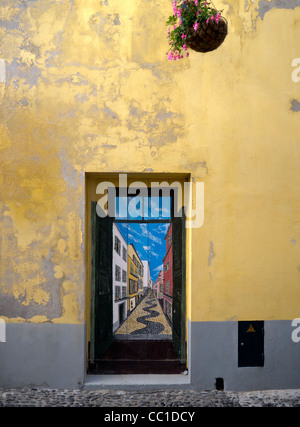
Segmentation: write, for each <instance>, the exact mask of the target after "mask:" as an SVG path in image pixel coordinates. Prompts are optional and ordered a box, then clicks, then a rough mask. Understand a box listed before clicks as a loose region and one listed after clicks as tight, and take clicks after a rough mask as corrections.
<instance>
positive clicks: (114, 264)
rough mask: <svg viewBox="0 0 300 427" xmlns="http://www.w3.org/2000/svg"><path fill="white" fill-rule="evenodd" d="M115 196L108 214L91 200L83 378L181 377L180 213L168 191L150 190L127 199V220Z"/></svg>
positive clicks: (182, 241)
mask: <svg viewBox="0 0 300 427" xmlns="http://www.w3.org/2000/svg"><path fill="white" fill-rule="evenodd" d="M113 197H114V215H113V216H104V217H101V216H99V215H98V213H97V208H98V209H99V206H98V207H97V204H96V202H92V203H91V263H92V266H91V320H90V321H91V326H90V341H89V349H88V373H90V374H174V373H181V372H183V371H184V370H185V369H186V336H185V329H186V328H185V327H186V325H185V224H184V215H183V212H182V214H181V215H178V214H177V215H175V214H174V212H175V210H174V194H173V193H170V195H169V196H167V197H166V196H164V197H163V196H162V195H159V196H158V197H155V198H153V196H152V195H151V194H150V191H149V192H147V194H146V195H145V194H144V195H143V196H140V197H139V198H136V199H135V200H133V198H130V197H128V195H127V197H126V205H127V209H126V215H120V212H121V205H122V199H121V196H120V195H119V193H118V192H117V193H116V194H114V195H113ZM135 197H136V196H135ZM133 206H134V207H135V209H133ZM141 207H142V209H141ZM123 208H124V206H123ZM150 208H151V215H149V210H150Z"/></svg>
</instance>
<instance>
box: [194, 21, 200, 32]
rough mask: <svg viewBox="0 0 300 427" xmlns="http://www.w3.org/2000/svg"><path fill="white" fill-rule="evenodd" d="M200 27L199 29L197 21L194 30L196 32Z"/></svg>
mask: <svg viewBox="0 0 300 427" xmlns="http://www.w3.org/2000/svg"><path fill="white" fill-rule="evenodd" d="M198 27H199V24H198V22H197V21H196V22H195V24H194V25H193V28H194V30H195V31H197V28H198Z"/></svg>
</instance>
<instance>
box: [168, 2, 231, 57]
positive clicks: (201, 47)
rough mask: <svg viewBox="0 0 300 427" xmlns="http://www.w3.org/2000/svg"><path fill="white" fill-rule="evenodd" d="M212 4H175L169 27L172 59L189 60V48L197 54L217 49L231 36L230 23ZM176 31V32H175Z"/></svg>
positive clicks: (169, 54) (170, 55)
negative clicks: (229, 31) (228, 28)
mask: <svg viewBox="0 0 300 427" xmlns="http://www.w3.org/2000/svg"><path fill="white" fill-rule="evenodd" d="M221 12H222V11H218V10H217V9H216V8H215V7H214V6H213V5H212V3H211V2H209V1H208V0H174V1H173V15H171V16H170V17H169V19H168V20H167V22H166V25H167V26H168V39H169V46H170V48H169V51H168V52H167V55H168V59H172V60H177V59H182V58H184V53H185V56H189V53H188V52H187V49H188V48H191V49H193V50H195V51H196V52H210V51H212V50H215V49H217V48H218V47H219V46H220V45H221V44H222V43H223V41H224V40H225V37H226V36H227V21H226V19H225V18H224V17H222V16H221ZM171 27H172V29H171Z"/></svg>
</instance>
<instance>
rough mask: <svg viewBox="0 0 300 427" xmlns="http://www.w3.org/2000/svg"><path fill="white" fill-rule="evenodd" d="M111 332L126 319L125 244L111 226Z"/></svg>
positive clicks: (115, 225)
mask: <svg viewBox="0 0 300 427" xmlns="http://www.w3.org/2000/svg"><path fill="white" fill-rule="evenodd" d="M112 268H113V332H114V331H116V330H117V328H118V327H119V326H120V325H121V324H122V322H123V321H124V320H125V319H126V317H127V242H126V241H125V239H124V237H123V235H122V233H121V232H120V230H119V228H118V226H117V224H115V223H114V224H113V267H112Z"/></svg>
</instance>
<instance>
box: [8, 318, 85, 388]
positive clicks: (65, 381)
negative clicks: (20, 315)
mask: <svg viewBox="0 0 300 427" xmlns="http://www.w3.org/2000/svg"><path fill="white" fill-rule="evenodd" d="M84 343H85V327H84V325H71V324H52V323H38V324H33V323H15V324H13V323H7V324H6V342H0V387H2V388H4V387H10V388H13V387H34V386H35V387H43V388H60V389H64V388H74V389H78V388H79V387H80V386H81V385H82V384H83V381H84V374H85V369H84V366H85V344H84Z"/></svg>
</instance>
